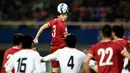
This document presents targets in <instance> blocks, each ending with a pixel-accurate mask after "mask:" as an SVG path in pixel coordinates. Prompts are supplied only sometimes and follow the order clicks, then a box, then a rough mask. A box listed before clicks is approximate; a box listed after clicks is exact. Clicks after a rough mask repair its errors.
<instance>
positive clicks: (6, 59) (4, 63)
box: [1, 47, 20, 73]
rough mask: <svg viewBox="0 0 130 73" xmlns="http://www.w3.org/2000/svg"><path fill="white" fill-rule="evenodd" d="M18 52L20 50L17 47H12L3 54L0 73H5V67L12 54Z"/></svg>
mask: <svg viewBox="0 0 130 73" xmlns="http://www.w3.org/2000/svg"><path fill="white" fill-rule="evenodd" d="M19 50H20V49H19V48H17V47H12V48H9V49H8V50H7V51H5V53H4V60H3V64H2V69H1V73H6V71H5V67H6V65H7V64H8V62H9V59H10V57H11V56H12V55H13V54H14V53H16V52H18V51H19ZM12 73H14V71H12Z"/></svg>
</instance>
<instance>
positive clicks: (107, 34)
mask: <svg viewBox="0 0 130 73" xmlns="http://www.w3.org/2000/svg"><path fill="white" fill-rule="evenodd" d="M111 33H112V29H111V26H110V25H104V26H103V27H102V29H101V36H102V37H107V38H111Z"/></svg>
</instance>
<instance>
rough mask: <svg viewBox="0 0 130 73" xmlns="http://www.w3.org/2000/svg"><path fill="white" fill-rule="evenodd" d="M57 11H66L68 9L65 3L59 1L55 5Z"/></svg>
mask: <svg viewBox="0 0 130 73" xmlns="http://www.w3.org/2000/svg"><path fill="white" fill-rule="evenodd" d="M57 11H58V12H59V13H67V12H68V11H69V7H68V5H67V4H65V3H60V4H59V5H58V6H57Z"/></svg>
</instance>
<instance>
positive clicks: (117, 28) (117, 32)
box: [112, 25, 124, 38]
mask: <svg viewBox="0 0 130 73" xmlns="http://www.w3.org/2000/svg"><path fill="white" fill-rule="evenodd" d="M123 35H124V28H123V25H114V26H112V37H114V36H116V37H118V38H122V37H123Z"/></svg>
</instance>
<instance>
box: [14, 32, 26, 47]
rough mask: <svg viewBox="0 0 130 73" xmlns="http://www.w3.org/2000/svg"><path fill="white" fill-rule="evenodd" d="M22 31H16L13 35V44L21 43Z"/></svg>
mask: <svg viewBox="0 0 130 73" xmlns="http://www.w3.org/2000/svg"><path fill="white" fill-rule="evenodd" d="M23 36H24V35H23V34H22V33H16V34H14V35H13V45H20V44H21V43H22V38H23Z"/></svg>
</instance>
